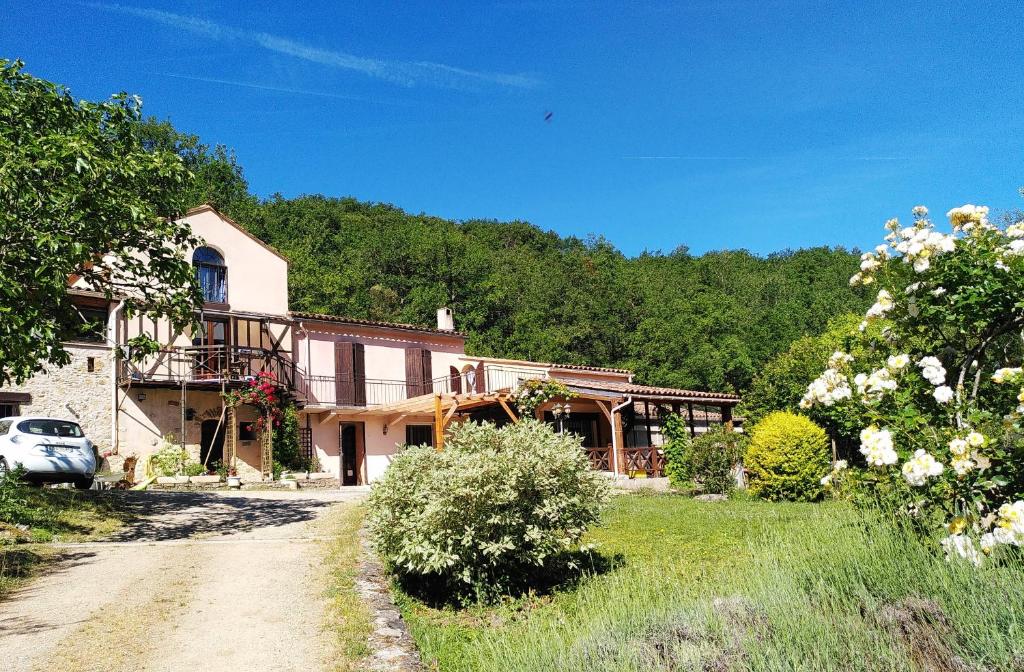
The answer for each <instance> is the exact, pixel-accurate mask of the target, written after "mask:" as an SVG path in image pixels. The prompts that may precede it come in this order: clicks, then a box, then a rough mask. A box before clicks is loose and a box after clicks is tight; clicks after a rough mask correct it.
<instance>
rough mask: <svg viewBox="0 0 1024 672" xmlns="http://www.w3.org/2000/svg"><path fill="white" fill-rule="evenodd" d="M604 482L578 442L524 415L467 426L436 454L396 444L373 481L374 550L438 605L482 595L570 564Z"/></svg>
mask: <svg viewBox="0 0 1024 672" xmlns="http://www.w3.org/2000/svg"><path fill="white" fill-rule="evenodd" d="M607 497H608V484H607V482H606V481H605V480H604V478H603V477H602V476H601V475H600V474H598V473H596V472H594V471H592V470H591V469H590V465H589V463H588V460H587V457H586V455H585V454H584V452H583V450H582V449H581V448H580V443H579V439H578V438H577V437H574V436H572V435H568V434H566V435H560V434H556V433H555V432H554V431H553V430H552V429H551V428H550V427H549V426H548V425H546V424H544V423H542V422H538V421H536V420H533V419H523V420H521V421H520V422H517V423H513V424H510V425H506V426H504V427H502V428H500V429H499V428H496V427H495V426H494V425H493V424H490V423H483V424H476V423H472V422H468V423H466V424H463V425H460V426H458V427H456V428H455V429H453V430H452V431H451V434H450V435H449V437H448V438H447V439H446V441H445V446H444V450H442V451H437V450H434V449H433V448H429V447H424V446H418V447H408V448H406V449H405V450H403V451H402V452H401V453H399V454H398V456H397V457H396V458H395V460H394V461H393V462H392V463H391V466H390V467H389V468H388V470H387V472H385V474H384V476H383V477H382V478H381V479H379V480H378V481H377V482H376V483H375V484H374V487H373V491H372V492H371V494H370V500H369V503H370V513H369V516H368V526H369V530H370V533H371V538H372V539H373V544H374V547H375V548H376V549H377V551H378V552H379V553H380V555H381V557H382V558H383V560H384V561H385V563H386V565H387V566H388V568H389V569H390V570H391V571H392V572H394V573H395V574H396V575H397V576H398V578H399V580H400V581H402V582H403V584H405V585H408V586H415V587H416V589H417V590H418V591H420V592H424V593H430V594H432V596H433V597H435V598H437V599H441V600H444V601H453V602H465V601H468V600H471V599H477V600H491V599H495V598H498V597H500V596H502V595H505V594H510V593H512V592H515V591H520V590H525V589H529V588H532V587H535V586H537V585H538V584H539V583H540V582H547V581H549V580H550V579H551V576H550V574H545V571H550V570H551V569H553V568H556V567H566V563H568V566H569V567H572V565H573V562H574V560H573V557H574V553H575V554H577V555H578V553H579V552H580V551H581V550H582V549H581V547H580V542H581V539H582V537H583V534H584V532H585V531H586V529H587V527H588V526H589V525H591V524H593V523H595V522H597V520H598V517H599V515H600V511H601V508H602V506H603V504H604V503H605V502H606V501H607Z"/></svg>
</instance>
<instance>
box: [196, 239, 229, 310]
mask: <svg viewBox="0 0 1024 672" xmlns="http://www.w3.org/2000/svg"><path fill="white" fill-rule="evenodd" d="M192 265H193V266H195V267H196V279H197V280H198V281H199V287H200V288H201V289H202V290H203V300H204V301H206V303H227V302H228V268H227V266H225V265H224V257H223V256H221V253H220V252H218V251H217V250H215V249H213V248H212V247H197V248H196V251H195V252H193V253H192Z"/></svg>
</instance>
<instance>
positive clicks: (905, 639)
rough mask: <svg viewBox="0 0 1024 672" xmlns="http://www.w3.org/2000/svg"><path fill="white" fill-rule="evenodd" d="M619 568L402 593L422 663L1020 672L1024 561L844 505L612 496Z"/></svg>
mask: <svg viewBox="0 0 1024 672" xmlns="http://www.w3.org/2000/svg"><path fill="white" fill-rule="evenodd" d="M590 537H591V541H595V542H597V543H598V544H600V548H601V550H602V552H603V553H605V554H606V555H610V556H613V557H617V568H616V569H614V570H612V571H610V572H608V573H605V574H603V575H600V576H593V577H591V578H590V579H588V580H586V581H584V582H583V583H581V584H579V585H577V586H576V587H574V588H572V589H568V590H565V591H562V592H558V593H555V594H553V595H549V596H536V595H535V596H528V597H524V598H519V599H516V600H510V601H509V602H507V603H506V604H503V605H500V606H497V607H480V606H477V607H472V608H468V609H463V610H456V609H451V608H447V609H433V608H429V607H427V606H425V605H424V604H422V603H420V602H417V601H416V600H414V599H412V598H410V597H408V596H405V595H399V604H400V608H401V609H402V611H403V613H404V614H405V616H406V618H407V620H408V622H409V625H410V630H411V632H412V634H413V636H414V638H415V639H416V641H417V643H418V644H419V646H420V648H421V652H422V654H423V657H424V660H425V661H427V662H428V663H429V664H433V665H435V666H436V667H438V668H439V669H441V670H444V671H446V672H447V671H459V672H461V671H469V670H474V671H476V670H481V671H482V670H507V671H517V670H524V671H525V670H530V671H536V672H540V671H544V670H551V671H555V670H557V671H558V672H573V671H577V670H578V671H580V672H582V671H584V670H587V671H589V670H594V671H602V670H609V671H611V670H615V671H619V670H623V671H628V670H636V671H639V670H645V671H646V670H691V669H692V670H733V669H736V670H764V671H768V670H772V671H774V670H815V671H817V670H837V671H838V670H893V671H896V670H900V671H902V670H908V671H909V670H1015V669H1021V670H1024V567H1022V565H1021V563H1020V562H1012V563H1009V564H1008V565H1007V566H1002V567H988V568H985V569H982V570H980V571H979V570H975V569H973V568H971V567H968V566H966V565H964V564H963V563H947V562H946V561H945V560H944V559H943V558H942V557H941V555H939V554H937V553H936V552H935V550H934V547H932V546H929V545H927V544H922V543H920V542H918V541H916V540H915V539H913V538H911V537H909V536H907V535H903V534H900V533H899V532H898V531H897V530H895V529H894V527H893V526H892V525H888V524H882V523H879V522H877V521H874V520H870V519H867V518H865V517H864V516H862V515H861V514H859V513H857V512H855V511H854V510H852V509H851V508H849V507H846V506H845V505H842V504H836V503H829V504H818V505H815V504H771V503H765V502H759V501H749V500H748V501H743V500H733V501H729V502H722V503H702V502H696V501H694V500H691V499H688V498H684V497H679V496H673V495H627V496H621V497H617V498H615V499H614V501H613V503H612V504H611V506H610V507H609V510H608V512H607V513H606V515H605V517H604V520H603V522H602V525H601V526H600V527H599V528H597V529H595V530H594V531H593V532H592V533H591V535H590Z"/></svg>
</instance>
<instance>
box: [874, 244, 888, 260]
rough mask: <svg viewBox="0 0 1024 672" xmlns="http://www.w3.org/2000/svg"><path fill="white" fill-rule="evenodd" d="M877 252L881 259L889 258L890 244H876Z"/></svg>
mask: <svg viewBox="0 0 1024 672" xmlns="http://www.w3.org/2000/svg"><path fill="white" fill-rule="evenodd" d="M875 254H877V255H878V257H879V258H880V259H888V258H889V246H888V245H886V244H884V243H883V244H882V245H876V246H875Z"/></svg>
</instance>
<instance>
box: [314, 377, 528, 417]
mask: <svg viewBox="0 0 1024 672" xmlns="http://www.w3.org/2000/svg"><path fill="white" fill-rule="evenodd" d="M478 376H479V372H478V371H477V369H471V370H468V371H466V372H464V373H460V374H459V375H458V376H451V375H449V376H441V377H437V378H433V379H432V380H427V381H422V382H421V381H405V380H387V379H380V378H365V379H357V378H356V377H354V376H352V375H341V376H337V375H335V376H317V375H312V376H304V375H300V376H299V377H300V381H299V390H300V392H301V394H302V396H303V397H304V399H305V402H306V404H307V405H312V406H322V407H357V408H363V407H367V406H385V405H388V404H394V403H397V402H400V401H404V400H405V399H410V398H412V397H418V396H421V395H424V394H468V393H474V392H497V391H500V390H512V389H515V388H516V387H518V386H519V384H520V383H521V382H522V381H524V380H527V379H530V378H542V377H543V376H544V372H543V371H538V370H536V369H527V368H508V367H485V368H484V371H483V380H482V383H483V384H482V385H481V384H480V382H481V381H479V380H478V379H477V377H478Z"/></svg>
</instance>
